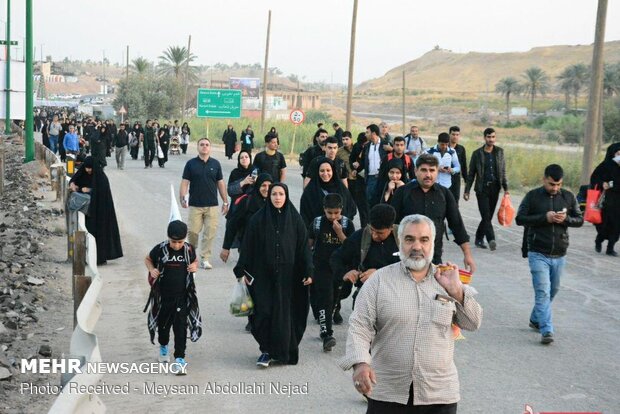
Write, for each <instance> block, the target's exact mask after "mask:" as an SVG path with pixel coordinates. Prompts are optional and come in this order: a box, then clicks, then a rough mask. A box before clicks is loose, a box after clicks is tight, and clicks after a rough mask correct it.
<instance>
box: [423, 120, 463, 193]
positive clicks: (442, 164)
mask: <svg viewBox="0 0 620 414" xmlns="http://www.w3.org/2000/svg"><path fill="white" fill-rule="evenodd" d="M427 152H428V153H429V154H431V155H432V156H434V157H435V158H437V159H438V160H439V175H438V177H437V182H438V183H439V184H440V185H442V186H444V187H446V188H450V186H452V175H453V174H458V173H460V172H461V164H460V163H459V157H458V155H457V153H456V151H455V150H453V149H452V148H450V135H448V133H447V132H442V133H441V134H439V137H438V138H437V145H436V146H434V147H433V148H430V149H429V150H428V151H427Z"/></svg>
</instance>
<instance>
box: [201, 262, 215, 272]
mask: <svg viewBox="0 0 620 414" xmlns="http://www.w3.org/2000/svg"><path fill="white" fill-rule="evenodd" d="M200 267H202V268H203V269H207V270H209V269H213V265H212V264H211V263H209V261H208V260H203V261H202V263H200Z"/></svg>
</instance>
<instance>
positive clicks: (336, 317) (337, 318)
mask: <svg viewBox="0 0 620 414" xmlns="http://www.w3.org/2000/svg"><path fill="white" fill-rule="evenodd" d="M333 322H334V325H342V322H344V320H343V319H342V316H340V310H338V309H336V311H335V312H334V319H333Z"/></svg>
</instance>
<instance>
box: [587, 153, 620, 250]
mask: <svg viewBox="0 0 620 414" xmlns="http://www.w3.org/2000/svg"><path fill="white" fill-rule="evenodd" d="M590 187H591V188H593V189H596V188H598V189H602V190H604V192H603V195H602V196H603V197H604V199H603V203H602V218H603V221H602V223H600V224H597V225H596V233H597V234H596V239H595V240H594V250H596V251H597V252H598V253H600V252H601V251H602V249H603V241H605V240H607V250H606V252H605V253H606V254H607V255H609V256H614V257H617V256H618V252H616V251H615V250H614V246H615V244H616V243H617V242H618V239H619V238H620V142H616V143H613V144H611V145H610V146H609V148H607V153H606V155H605V159H604V160H603V162H601V163H600V164H599V165H598V167H596V168H595V169H594V172H592V175H591V176H590Z"/></svg>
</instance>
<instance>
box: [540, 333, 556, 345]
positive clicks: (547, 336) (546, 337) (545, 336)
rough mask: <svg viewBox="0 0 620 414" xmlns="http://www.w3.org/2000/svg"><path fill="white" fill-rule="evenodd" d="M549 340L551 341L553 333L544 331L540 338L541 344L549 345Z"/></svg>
mask: <svg viewBox="0 0 620 414" xmlns="http://www.w3.org/2000/svg"><path fill="white" fill-rule="evenodd" d="M551 342H553V333H551V332H546V333H544V334H542V338H541V339H540V343H541V344H545V345H549V344H550V343H551Z"/></svg>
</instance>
